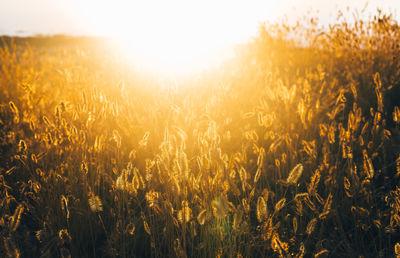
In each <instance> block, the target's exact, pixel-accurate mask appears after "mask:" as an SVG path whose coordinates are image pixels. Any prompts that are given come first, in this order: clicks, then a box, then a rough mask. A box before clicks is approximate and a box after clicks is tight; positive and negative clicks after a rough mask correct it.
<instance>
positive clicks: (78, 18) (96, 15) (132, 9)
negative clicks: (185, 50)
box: [0, 0, 400, 37]
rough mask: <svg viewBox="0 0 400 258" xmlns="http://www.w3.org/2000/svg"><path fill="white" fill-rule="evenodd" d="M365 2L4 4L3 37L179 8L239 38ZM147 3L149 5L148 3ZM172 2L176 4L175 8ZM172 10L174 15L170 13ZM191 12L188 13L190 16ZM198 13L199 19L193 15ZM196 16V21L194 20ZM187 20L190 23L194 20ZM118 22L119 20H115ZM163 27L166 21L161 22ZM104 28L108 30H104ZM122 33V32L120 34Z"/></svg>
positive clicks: (88, 27) (388, 1)
mask: <svg viewBox="0 0 400 258" xmlns="http://www.w3.org/2000/svg"><path fill="white" fill-rule="evenodd" d="M365 2H366V1H365V0H352V1H347V0H338V1H334V0H230V1H226V0H212V1H210V0H198V1H190V0H185V1H176V0H172V1H169V0H160V1H154V0H153V1H148V0H138V1H136V0H131V1H122V0H113V1H102V0H0V34H15V33H22V32H23V33H25V34H55V33H66V34H92V35H93V34H100V35H104V34H106V35H109V34H112V33H113V32H112V31H113V29H115V27H118V26H120V24H118V23H125V24H126V23H128V24H138V25H140V24H143V22H146V19H153V18H154V17H153V16H154V15H157V14H158V15H159V13H160V12H166V11H169V12H170V16H167V15H164V16H162V17H163V19H168V17H171V16H172V17H173V16H176V12H177V9H178V10H179V11H180V12H186V13H188V15H189V16H190V17H192V18H194V19H197V20H201V19H209V18H210V17H212V19H220V20H222V21H223V23H222V24H223V26H229V24H231V25H232V27H235V28H233V29H234V30H236V34H237V35H238V36H237V37H245V36H246V34H249V33H252V32H254V30H255V29H253V28H255V27H257V24H258V22H260V21H264V20H270V21H271V20H272V21H273V20H276V19H277V18H278V17H281V16H282V15H283V14H288V16H289V17H291V18H293V17H295V16H298V15H302V14H304V13H305V12H306V10H308V9H310V8H312V9H314V10H319V15H320V16H321V20H322V21H324V22H332V21H333V22H334V17H335V14H336V10H337V8H338V7H339V8H342V9H345V7H346V6H350V7H357V8H359V9H361V8H362V7H363V6H364V5H365ZM368 2H369V5H368V12H369V13H372V11H373V10H376V8H377V7H380V8H382V9H383V10H391V11H392V12H396V11H397V10H399V9H400V1H399V0H375V1H368ZM146 3H147V4H146ZM171 3H172V4H171ZM167 5H171V6H172V8H173V9H175V11H173V13H171V10H168V8H169V7H167ZM187 9H189V11H187ZM194 14H195V15H194ZM193 15H194V16H195V17H193ZM190 17H189V18H190ZM115 20H118V21H115ZM161 23H162V21H161ZM105 27H106V28H105ZM117 30H118V29H117Z"/></svg>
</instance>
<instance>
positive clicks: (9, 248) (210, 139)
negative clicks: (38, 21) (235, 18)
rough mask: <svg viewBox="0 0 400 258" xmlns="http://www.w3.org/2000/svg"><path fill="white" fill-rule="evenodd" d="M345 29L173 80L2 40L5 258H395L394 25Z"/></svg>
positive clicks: (88, 44)
mask: <svg viewBox="0 0 400 258" xmlns="http://www.w3.org/2000/svg"><path fill="white" fill-rule="evenodd" d="M342 19H343V18H342ZM339 22H340V23H338V24H337V25H334V26H331V27H330V29H329V31H326V30H325V31H324V30H322V29H321V28H320V27H319V26H318V24H317V22H316V21H315V20H310V19H305V20H303V21H302V22H300V23H299V24H298V25H296V26H294V27H290V26H288V25H286V24H275V25H268V26H266V27H260V28H259V33H258V36H257V37H255V38H254V39H253V40H252V41H250V42H248V43H247V44H246V45H242V46H240V47H238V48H237V49H236V52H235V56H234V57H233V58H232V59H231V60H229V61H227V62H225V63H223V64H221V65H220V66H217V67H215V68H214V69H213V70H211V71H209V72H207V73H203V74H202V75H201V76H199V75H197V76H193V77H185V78H181V80H161V79H160V77H159V76H156V75H155V73H154V74H152V73H151V72H144V71H142V70H140V69H139V68H138V67H136V68H135V66H133V67H132V66H131V65H130V64H127V63H126V62H125V61H124V60H123V59H121V58H120V56H119V53H116V52H117V51H113V49H112V48H111V49H110V46H109V45H107V44H103V43H104V42H103V43H99V42H97V43H95V42H92V41H90V40H87V39H86V40H83V39H81V40H76V41H75V40H72V39H70V38H62V37H61V38H47V39H46V38H45V39H41V40H39V39H31V40H29V42H28V43H30V44H31V46H27V45H26V44H25V43H26V42H23V40H21V39H20V40H19V41H18V40H17V39H16V40H15V42H14V43H13V42H9V41H7V40H3V42H2V45H1V48H0V129H1V130H0V195H1V196H0V197H1V198H0V200H1V201H0V207H1V209H0V240H1V243H2V244H1V245H0V256H1V257H6V256H10V257H17V256H19V255H20V256H41V255H42V256H44V257H57V256H62V257H69V256H72V257H86V256H90V257H97V256H99V257H100V256H112V257H115V256H118V257H136V256H137V257H155V256H157V257H158V256H168V257H171V256H172V257H215V256H218V257H234V256H236V257H271V256H278V257H290V256H292V257H308V256H315V257H325V256H327V255H328V256H336V257H346V256H350V257H358V256H364V257H369V256H374V257H379V256H383V257H392V256H396V255H397V256H399V255H400V244H399V241H398V232H399V227H400V205H399V203H400V201H399V200H400V199H399V198H400V188H399V175H400V145H399V142H400V125H399V117H400V112H399V103H400V101H399V98H400V93H399V92H400V90H399V85H400V79H399V78H400V74H399V73H400V72H399V71H400V69H399V68H400V67H399V66H400V63H399V61H398V57H399V56H400V47H399V45H398V40H399V39H400V35H399V33H400V32H399V30H398V24H397V23H396V22H395V21H394V20H393V19H392V17H391V16H388V15H384V14H382V13H377V15H376V17H375V18H373V19H372V20H371V21H363V22H362V21H360V20H358V21H356V22H355V23H354V24H353V23H348V22H346V21H345V20H340V21H339ZM55 42H58V43H57V44H56V43H55ZM60 42H61V43H60ZM67 43H68V44H67ZM178 85H182V86H183V87H180V86H178Z"/></svg>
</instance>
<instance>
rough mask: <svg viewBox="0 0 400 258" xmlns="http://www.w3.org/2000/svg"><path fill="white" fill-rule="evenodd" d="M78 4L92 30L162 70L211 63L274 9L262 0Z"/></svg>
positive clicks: (169, 71) (171, 71)
mask: <svg viewBox="0 0 400 258" xmlns="http://www.w3.org/2000/svg"><path fill="white" fill-rule="evenodd" d="M80 2H81V3H80V4H79V5H80V9H81V10H82V11H83V14H84V17H86V21H87V22H88V23H89V26H90V30H91V32H92V33H94V34H97V35H103V36H109V37H113V38H115V39H117V40H118V42H119V48H120V49H121V50H122V51H123V55H125V56H126V57H128V58H129V59H131V60H132V61H133V62H135V64H140V65H141V66H143V68H145V69H152V70H155V71H157V72H162V73H165V74H185V73H191V72H194V71H199V70H202V69H204V68H206V67H210V66H213V65H216V64H217V63H218V62H220V61H222V59H223V58H224V57H226V56H227V55H228V53H229V51H227V49H229V46H231V45H233V44H235V43H240V42H244V41H246V40H248V39H249V38H250V37H251V36H252V35H254V34H255V32H256V30H257V24H258V23H259V22H261V21H262V19H264V18H265V17H267V16H268V14H270V13H272V12H273V9H274V6H273V5H272V4H271V3H270V4H268V2H269V1H267V0H257V1H253V0H248V1H235V0H231V1H228V0H220V1H213V0H203V1H190V0H169V1H167V0H158V1H157V0H146V1H122V0H118V1H99V0H97V1H94V0H91V1H80Z"/></svg>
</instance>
